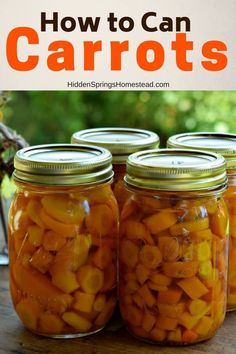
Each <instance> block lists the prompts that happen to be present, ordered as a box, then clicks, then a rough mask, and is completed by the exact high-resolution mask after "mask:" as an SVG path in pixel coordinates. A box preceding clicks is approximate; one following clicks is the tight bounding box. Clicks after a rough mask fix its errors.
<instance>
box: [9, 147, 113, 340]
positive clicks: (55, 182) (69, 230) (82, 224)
mask: <svg viewBox="0 0 236 354" xmlns="http://www.w3.org/2000/svg"><path fill="white" fill-rule="evenodd" d="M14 165H15V171H14V174H13V176H14V180H15V183H16V186H17V191H16V194H15V197H14V199H13V202H12V204H11V208H10V214H9V258H10V289H11V295H12V300H13V304H14V307H15V310H16V313H17V314H18V316H19V318H20V319H21V321H22V322H23V324H24V325H25V327H27V328H28V329H29V330H31V331H33V332H35V333H37V334H40V335H44V336H49V337H54V338H72V337H82V336H84V335H88V334H92V333H95V332H97V331H99V330H101V329H102V328H103V327H104V326H105V325H106V323H107V322H108V320H109V319H110V317H111V315H112V313H113V310H114V308H115V305H116V285H117V281H116V278H117V277H116V273H117V266H116V265H117V233H118V230H117V228H118V206H117V203H116V200H115V197H114V195H113V192H112V190H111V183H112V176H113V171H112V165H111V154H110V152H109V151H108V150H106V149H102V148H96V147H93V146H83V145H70V144H65V145H41V146H33V147H29V148H25V149H22V150H20V151H19V152H17V154H16V157H15V161H14Z"/></svg>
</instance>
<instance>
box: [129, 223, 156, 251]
mask: <svg viewBox="0 0 236 354" xmlns="http://www.w3.org/2000/svg"><path fill="white" fill-rule="evenodd" d="M125 229H126V236H127V238H128V239H130V240H132V241H134V240H143V241H144V242H146V243H147V244H149V245H154V241H153V239H152V237H151V235H150V233H149V231H148V230H147V228H146V226H145V225H144V224H142V223H141V222H138V221H135V220H128V221H127V222H126V223H125Z"/></svg>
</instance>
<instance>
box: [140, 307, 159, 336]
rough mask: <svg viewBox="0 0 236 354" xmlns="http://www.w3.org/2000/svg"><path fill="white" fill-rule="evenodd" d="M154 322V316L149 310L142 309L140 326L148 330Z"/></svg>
mask: <svg viewBox="0 0 236 354" xmlns="http://www.w3.org/2000/svg"><path fill="white" fill-rule="evenodd" d="M155 323H156V316H154V315H153V314H152V313H150V312H149V311H144V315H143V320H142V328H143V329H144V330H145V331H146V332H150V331H151V329H152V328H153V326H154V325H155Z"/></svg>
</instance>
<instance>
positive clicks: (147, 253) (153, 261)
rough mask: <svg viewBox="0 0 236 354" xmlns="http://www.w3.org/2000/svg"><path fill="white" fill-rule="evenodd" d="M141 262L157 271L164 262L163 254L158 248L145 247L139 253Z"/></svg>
mask: <svg viewBox="0 0 236 354" xmlns="http://www.w3.org/2000/svg"><path fill="white" fill-rule="evenodd" d="M139 259H140V262H141V263H142V264H143V265H144V266H145V267H146V268H149V269H155V268H157V267H158V266H159V264H160V263H161V261H162V254H161V252H160V250H159V248H158V247H157V246H150V245H146V246H143V248H142V249H141V251H140V253H139Z"/></svg>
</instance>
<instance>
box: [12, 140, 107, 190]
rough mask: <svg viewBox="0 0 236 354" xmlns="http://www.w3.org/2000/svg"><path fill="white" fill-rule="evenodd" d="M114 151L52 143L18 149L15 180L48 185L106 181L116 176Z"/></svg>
mask: <svg viewBox="0 0 236 354" xmlns="http://www.w3.org/2000/svg"><path fill="white" fill-rule="evenodd" d="M111 161H112V156H111V153H110V152H109V151H108V150H106V149H103V148H99V147H95V146H89V145H72V144H49V145H37V146H31V147H27V148H24V149H21V150H19V151H17V153H16V155H15V159H14V167H15V171H14V173H13V176H14V178H15V180H17V181H22V182H30V183H37V184H44V185H61V186H66V185H67V186H68V185H85V184H94V183H102V182H105V181H108V180H109V179H111V178H112V176H113V171H112V164H111Z"/></svg>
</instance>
